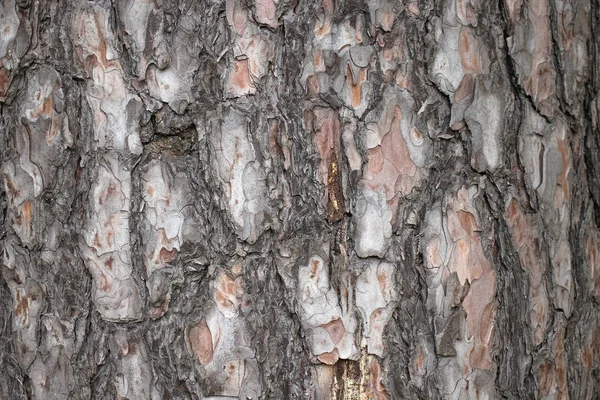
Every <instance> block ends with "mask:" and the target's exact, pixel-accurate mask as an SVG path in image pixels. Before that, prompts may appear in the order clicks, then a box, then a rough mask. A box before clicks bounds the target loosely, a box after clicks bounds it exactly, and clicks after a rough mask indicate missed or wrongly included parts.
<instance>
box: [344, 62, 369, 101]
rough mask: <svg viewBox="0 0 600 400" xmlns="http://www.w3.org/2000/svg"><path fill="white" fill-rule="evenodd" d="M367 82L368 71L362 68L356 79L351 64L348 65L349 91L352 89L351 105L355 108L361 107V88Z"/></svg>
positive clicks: (347, 81)
mask: <svg viewBox="0 0 600 400" xmlns="http://www.w3.org/2000/svg"><path fill="white" fill-rule="evenodd" d="M366 80H367V70H366V69H365V68H360V69H359V72H358V77H357V78H356V79H354V74H353V73H352V68H351V67H350V65H349V64H347V65H346V83H347V84H348V89H350V104H352V107H354V108H358V107H360V104H361V103H362V98H361V86H362V84H363V83H364V82H365V81H366Z"/></svg>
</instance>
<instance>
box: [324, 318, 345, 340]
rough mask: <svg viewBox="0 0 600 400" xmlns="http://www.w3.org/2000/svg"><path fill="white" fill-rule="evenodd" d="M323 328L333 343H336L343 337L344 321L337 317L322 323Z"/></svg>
mask: <svg viewBox="0 0 600 400" xmlns="http://www.w3.org/2000/svg"><path fill="white" fill-rule="evenodd" d="M323 329H325V330H326V331H327V333H328V334H329V337H330V338H331V341H332V342H333V344H338V343H339V342H340V341H341V340H342V338H343V337H344V334H345V333H346V328H345V327H344V323H343V322H342V320H341V319H339V318H338V319H334V320H333V321H331V322H328V323H327V324H325V325H323Z"/></svg>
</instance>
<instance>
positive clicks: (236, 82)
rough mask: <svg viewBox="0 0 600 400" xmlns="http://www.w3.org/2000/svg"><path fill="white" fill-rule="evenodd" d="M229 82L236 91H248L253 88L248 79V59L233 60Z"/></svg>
mask: <svg viewBox="0 0 600 400" xmlns="http://www.w3.org/2000/svg"><path fill="white" fill-rule="evenodd" d="M230 84H231V86H232V87H233V89H234V90H236V91H238V92H237V93H249V92H250V91H251V90H252V89H254V84H253V83H252V80H251V79H250V69H249V66H248V59H246V60H236V61H235V63H234V66H233V72H232V74H231V78H230Z"/></svg>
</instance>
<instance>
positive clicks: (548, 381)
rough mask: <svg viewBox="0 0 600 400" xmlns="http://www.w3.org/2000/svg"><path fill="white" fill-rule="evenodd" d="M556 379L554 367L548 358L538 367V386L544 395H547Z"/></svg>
mask: <svg viewBox="0 0 600 400" xmlns="http://www.w3.org/2000/svg"><path fill="white" fill-rule="evenodd" d="M553 381H554V368H553V366H552V363H551V362H550V361H549V360H546V362H544V363H543V364H542V365H540V369H538V387H539V391H540V394H541V395H542V396H547V395H548V393H549V392H550V389H551V388H552V383H553Z"/></svg>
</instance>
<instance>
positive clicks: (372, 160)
mask: <svg viewBox="0 0 600 400" xmlns="http://www.w3.org/2000/svg"><path fill="white" fill-rule="evenodd" d="M384 161H385V160H384V158H383V151H382V150H381V146H376V147H374V148H372V149H369V164H368V168H369V171H371V172H372V173H373V174H378V173H380V172H381V171H382V170H383V163H384Z"/></svg>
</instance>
